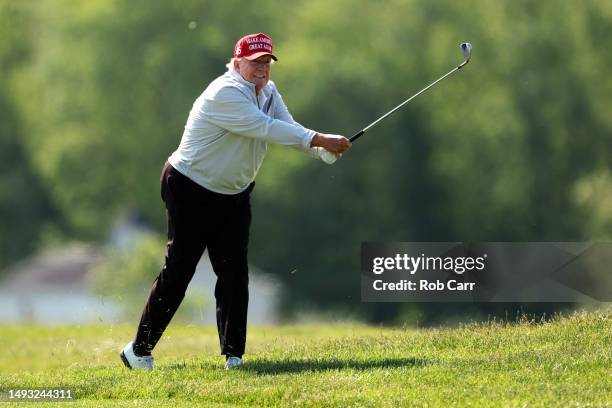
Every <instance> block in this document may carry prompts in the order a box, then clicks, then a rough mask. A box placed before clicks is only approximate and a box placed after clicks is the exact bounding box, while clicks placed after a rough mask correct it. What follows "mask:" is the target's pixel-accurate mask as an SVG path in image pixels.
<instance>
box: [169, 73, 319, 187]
mask: <svg viewBox="0 0 612 408" xmlns="http://www.w3.org/2000/svg"><path fill="white" fill-rule="evenodd" d="M264 110H266V112H264ZM315 134H316V132H315V131H313V130H310V129H306V128H304V127H303V126H301V125H300V124H299V123H297V122H295V121H294V120H293V117H292V116H291V114H290V113H289V111H288V110H287V106H286V105H285V103H284V102H283V99H282V97H281V95H280V93H279V92H278V90H277V89H276V86H275V85H274V82H272V81H269V82H268V83H267V84H266V86H265V87H264V88H262V89H261V91H260V93H259V95H256V93H255V85H254V84H252V83H250V82H248V81H246V80H245V79H243V78H242V77H241V76H240V74H239V73H238V72H236V71H233V70H231V71H228V72H226V73H225V74H224V75H222V76H220V77H218V78H217V79H215V80H214V81H213V82H211V84H210V85H209V86H208V87H207V88H206V90H205V91H204V92H203V93H202V94H201V95H200V96H199V97H198V98H197V99H196V101H195V102H194V104H193V107H192V108H191V112H190V113H189V118H188V119H187V124H186V125H185V130H184V132H183V137H182V139H181V143H180V145H179V147H178V149H177V150H176V151H175V152H174V153H172V155H171V156H170V157H169V158H168V161H169V162H170V164H171V165H172V166H173V167H174V168H175V169H177V170H178V171H179V172H181V173H182V174H184V175H185V176H187V177H189V178H190V179H191V180H193V181H194V182H196V183H197V184H199V185H201V186H203V187H204V188H206V189H208V190H211V191H214V192H217V193H222V194H238V193H240V192H242V191H244V190H245V189H246V188H247V187H248V186H249V184H250V183H251V182H252V181H253V180H255V176H257V172H258V171H259V168H260V167H261V164H262V162H263V159H264V157H265V155H266V151H267V149H268V146H267V143H268V142H271V143H277V144H281V145H287V146H291V147H295V148H298V149H299V150H302V151H304V152H306V153H309V154H310V155H311V156H313V157H317V153H318V150H317V149H313V148H310V142H311V140H312V138H313V137H314V136H315Z"/></svg>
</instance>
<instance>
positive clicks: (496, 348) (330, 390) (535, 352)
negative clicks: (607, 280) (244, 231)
mask: <svg viewBox="0 0 612 408" xmlns="http://www.w3.org/2000/svg"><path fill="white" fill-rule="evenodd" d="M133 330H134V327H132V326H114V327H108V326H98V327H60V328H40V327H27V326H8V327H6V326H5V327H0V339H1V340H2V341H1V343H0V344H1V349H0V388H3V389H7V388H31V387H58V386H69V387H72V388H74V389H75V390H76V393H77V398H78V400H77V402H76V403H74V404H72V405H71V404H70V403H69V404H68V405H62V404H60V405H61V406H108V407H117V406H130V407H139V406H142V407H157V406H172V407H183V406H201V405H207V406H208V405H210V406H250V405H256V406H290V405H305V406H338V407H345V406H388V407H396V406H441V407H448V406H462V407H463V406H494V407H498V406H509V407H523V406H543V407H551V406H563V407H569V406H576V407H583V406H589V407H591V406H597V407H601V406H612V310H607V311H600V312H591V313H585V312H582V313H576V314H573V315H571V316H569V317H563V318H561V317H559V318H556V319H554V320H552V321H550V322H547V323H534V322H529V321H524V322H521V323H519V324H506V323H495V322H493V323H487V324H480V325H468V326H464V327H460V328H458V329H435V330H433V329H426V330H413V329H406V330H403V329H389V328H381V327H368V326H358V325H346V324H345V325H330V324H326V325H302V326H283V327H273V328H250V331H249V339H248V344H247V352H248V354H247V355H246V356H245V357H246V359H245V362H246V364H245V365H244V366H243V368H242V369H240V370H235V371H225V370H223V369H222V365H223V359H222V357H221V356H219V355H218V354H217V353H218V344H217V336H216V332H215V330H214V329H213V328H199V327H193V326H191V327H189V326H172V325H171V326H170V327H169V328H168V330H167V332H166V335H165V336H164V337H163V338H162V341H161V342H160V344H159V345H158V347H157V348H156V350H155V357H156V363H157V370H155V371H154V372H142V371H129V370H127V369H126V368H125V367H123V365H122V364H121V362H120V360H119V358H118V351H119V350H120V349H121V347H122V346H123V345H124V343H126V342H127V341H128V340H129V339H130V337H131V336H132V335H133ZM0 404H1V403H0ZM5 404H6V405H8V403H5ZM11 405H13V404H11ZM52 405H56V404H50V405H43V406H52ZM17 406H19V407H26V406H34V405H33V404H30V403H21V404H19V405H17Z"/></svg>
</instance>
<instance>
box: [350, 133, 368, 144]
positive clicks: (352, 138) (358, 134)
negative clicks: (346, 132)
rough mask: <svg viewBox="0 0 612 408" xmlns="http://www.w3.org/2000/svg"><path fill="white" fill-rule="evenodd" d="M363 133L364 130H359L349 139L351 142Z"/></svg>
mask: <svg viewBox="0 0 612 408" xmlns="http://www.w3.org/2000/svg"><path fill="white" fill-rule="evenodd" d="M364 133H365V131H364V130H360V131H359V132H358V133H357V134H355V136H353V137H351V138H350V139H349V140H350V141H351V142H354V141H355V140H357V139H359V138H360V137H361V135H363V134H364Z"/></svg>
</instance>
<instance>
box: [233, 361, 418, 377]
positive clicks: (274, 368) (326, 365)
mask: <svg viewBox="0 0 612 408" xmlns="http://www.w3.org/2000/svg"><path fill="white" fill-rule="evenodd" d="M427 364H428V362H427V361H426V360H424V359H418V358H414V357H410V358H383V359H380V360H369V361H363V360H337V359H329V360H289V361H277V360H258V361H247V362H246V363H245V364H244V366H243V367H242V368H241V370H243V371H249V372H252V373H254V374H261V375H269V374H290V373H301V372H305V371H315V372H317V371H327V370H343V369H350V370H371V369H376V368H400V367H422V366H425V365H427Z"/></svg>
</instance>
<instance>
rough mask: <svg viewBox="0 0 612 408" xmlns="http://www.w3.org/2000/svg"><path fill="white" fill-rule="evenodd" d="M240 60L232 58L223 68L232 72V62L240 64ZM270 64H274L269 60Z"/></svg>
mask: <svg viewBox="0 0 612 408" xmlns="http://www.w3.org/2000/svg"><path fill="white" fill-rule="evenodd" d="M241 60H242V58H232V59H230V60H229V62H228V63H227V64H225V68H227V71H228V72H230V71H233V70H234V61H238V62H240V61H241ZM270 64H274V60H273V59H272V60H270Z"/></svg>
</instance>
